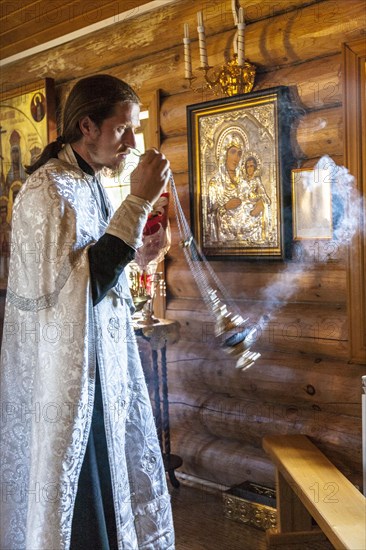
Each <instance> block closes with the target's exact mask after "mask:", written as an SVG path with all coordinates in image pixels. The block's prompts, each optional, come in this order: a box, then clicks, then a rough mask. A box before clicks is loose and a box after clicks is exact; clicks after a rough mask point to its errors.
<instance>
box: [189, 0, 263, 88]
mask: <svg viewBox="0 0 366 550" xmlns="http://www.w3.org/2000/svg"><path fill="white" fill-rule="evenodd" d="M232 10H233V16H234V23H235V25H236V27H237V31H236V33H235V36H234V39H233V49H234V55H233V57H232V58H231V59H229V60H228V61H226V62H225V64H224V65H221V67H217V68H216V67H212V66H210V65H209V63H208V59H207V48H206V34H205V27H204V21H203V13H202V12H201V11H200V12H198V14H197V22H198V26H197V32H198V42H199V56H200V63H201V66H200V67H199V68H198V69H197V70H198V71H200V72H201V73H202V75H203V78H204V82H203V85H202V86H199V87H197V88H194V87H193V83H194V82H195V81H196V77H195V76H193V74H192V58H191V47H190V43H191V40H190V38H189V26H188V24H187V23H185V24H184V37H183V44H184V77H185V79H186V80H188V81H189V87H190V88H191V89H193V90H194V91H195V92H201V93H202V92H203V91H204V90H205V89H209V90H211V91H213V92H214V94H216V95H225V96H234V95H237V94H247V93H249V92H251V91H252V89H253V86H254V80H255V73H256V67H255V65H253V64H252V63H250V62H249V61H248V60H245V21H244V10H243V8H242V7H239V9H238V6H237V2H236V0H232Z"/></svg>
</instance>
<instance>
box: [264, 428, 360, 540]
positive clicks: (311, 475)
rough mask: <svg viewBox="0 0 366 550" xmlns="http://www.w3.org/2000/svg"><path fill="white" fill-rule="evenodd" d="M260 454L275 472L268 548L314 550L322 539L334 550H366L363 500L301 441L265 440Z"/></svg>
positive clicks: (297, 438)
mask: <svg viewBox="0 0 366 550" xmlns="http://www.w3.org/2000/svg"><path fill="white" fill-rule="evenodd" d="M263 448H264V449H265V451H266V452H267V453H268V455H269V456H270V457H271V459H272V461H273V463H274V464H275V466H276V469H277V474H276V475H277V477H276V486H277V529H270V530H268V531H267V534H266V535H267V544H268V547H269V548H281V547H282V548H286V549H288V548H293V547H294V545H295V546H297V545H302V546H301V547H302V548H304V549H305V548H309V549H310V548H311V549H312V550H313V549H314V548H317V547H318V546H317V543H318V542H321V541H322V537H323V538H324V540H326V538H325V536H326V537H327V538H328V539H329V541H330V542H331V543H332V545H333V546H334V547H335V548H336V549H337V550H340V549H349V550H366V498H365V497H364V496H363V495H362V494H361V493H360V491H358V489H356V487H355V486H354V485H352V483H351V482H350V481H349V480H348V479H347V478H346V477H345V476H344V475H343V474H342V473H341V472H340V471H339V470H338V469H337V468H336V467H335V466H334V465H333V464H332V463H331V462H330V460H328V459H327V458H326V457H325V456H324V455H323V453H322V452H321V451H320V450H319V449H318V448H317V447H316V446H315V445H314V444H313V443H311V441H310V440H309V439H308V438H307V437H306V436H305V435H277V436H266V437H264V438H263ZM312 518H314V520H315V522H316V523H317V524H318V526H319V527H320V529H321V531H322V532H321V531H320V530H319V529H314V528H313V525H314V521H313V519H312ZM323 533H324V535H325V536H324V535H323ZM328 544H329V543H328ZM299 547H300V546H299Z"/></svg>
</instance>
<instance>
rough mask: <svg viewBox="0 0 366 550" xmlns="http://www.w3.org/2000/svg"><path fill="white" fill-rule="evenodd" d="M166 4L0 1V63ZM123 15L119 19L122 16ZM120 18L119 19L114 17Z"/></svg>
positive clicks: (108, 0) (160, 0) (148, 0)
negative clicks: (53, 42)
mask: <svg viewBox="0 0 366 550" xmlns="http://www.w3.org/2000/svg"><path fill="white" fill-rule="evenodd" d="M164 3H165V0H158V1H157V0H155V1H153V2H151V0H11V1H9V0H0V59H2V60H4V59H7V58H9V57H12V56H15V55H17V54H20V53H21V52H24V51H26V50H28V49H30V48H34V47H37V46H38V47H39V46H41V45H42V44H46V43H47V42H49V41H51V40H55V39H58V38H60V37H62V36H65V35H68V34H69V33H72V32H75V31H80V29H83V28H85V27H88V26H90V25H93V24H96V23H99V22H100V21H104V20H105V19H108V18H115V22H116V23H117V22H118V21H122V20H123V14H125V16H130V17H135V16H137V15H138V12H139V10H140V9H141V7H142V6H145V9H146V8H148V7H149V6H147V5H148V4H151V7H152V8H153V7H158V6H159V5H160V6H162V5H164ZM121 14H122V15H121ZM117 16H119V17H117Z"/></svg>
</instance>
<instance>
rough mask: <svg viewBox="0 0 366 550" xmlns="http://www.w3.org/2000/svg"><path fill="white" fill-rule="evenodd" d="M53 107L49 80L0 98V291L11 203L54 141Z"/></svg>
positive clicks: (9, 92)
mask: <svg viewBox="0 0 366 550" xmlns="http://www.w3.org/2000/svg"><path fill="white" fill-rule="evenodd" d="M54 107H55V106H54V90H53V81H52V80H50V79H46V80H43V81H41V82H36V83H34V84H32V85H29V86H27V87H23V88H22V89H16V90H10V91H8V92H4V93H2V94H1V96H0V209H1V225H0V250H1V266H0V288H5V287H6V279H7V262H8V259H7V258H8V247H9V246H10V245H9V238H10V229H11V216H12V210H13V205H14V201H15V199H16V197H17V195H18V193H19V191H20V189H21V187H22V185H23V183H24V182H25V180H26V178H27V174H26V171H25V167H26V166H27V165H29V164H33V162H34V161H35V160H36V158H37V157H38V156H39V155H40V153H41V152H42V150H43V148H44V147H45V146H46V145H47V143H48V142H49V141H52V140H53V139H55V138H56V120H55V108H54ZM5 209H6V214H5Z"/></svg>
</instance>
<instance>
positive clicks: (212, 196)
mask: <svg viewBox="0 0 366 550" xmlns="http://www.w3.org/2000/svg"><path fill="white" fill-rule="evenodd" d="M285 104H287V105H286V108H285ZM289 115H291V109H290V105H289V98H288V96H287V88H285V87H280V88H274V89H272V90H267V91H265V92H254V93H251V94H246V95H242V96H234V97H231V98H226V99H224V100H222V99H220V100H214V101H210V102H207V103H205V104H197V105H192V106H188V126H189V134H190V138H191V139H190V141H189V148H190V168H191V169H190V190H191V198H192V201H191V205H192V219H193V226H194V232H195V238H196V241H197V243H198V245H199V246H200V248H201V249H202V251H203V253H204V254H205V255H206V256H207V257H208V258H211V257H212V258H219V257H223V258H224V257H233V258H234V257H236V258H238V257H268V258H283V257H284V255H285V242H284V224H285V223H286V224H287V225H288V221H287V220H286V222H285V219H284V218H285V215H284V207H285V205H286V204H288V203H289V202H290V200H289V197H290V191H291V190H290V177H289V166H288V165H289V162H290V160H291V159H292V155H291V147H290V140H289V128H290V125H289V124H288V123H285V121H287V122H288V121H289V119H290V118H291V116H289ZM285 148H286V151H285ZM284 153H286V154H284ZM290 226H291V223H290Z"/></svg>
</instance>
